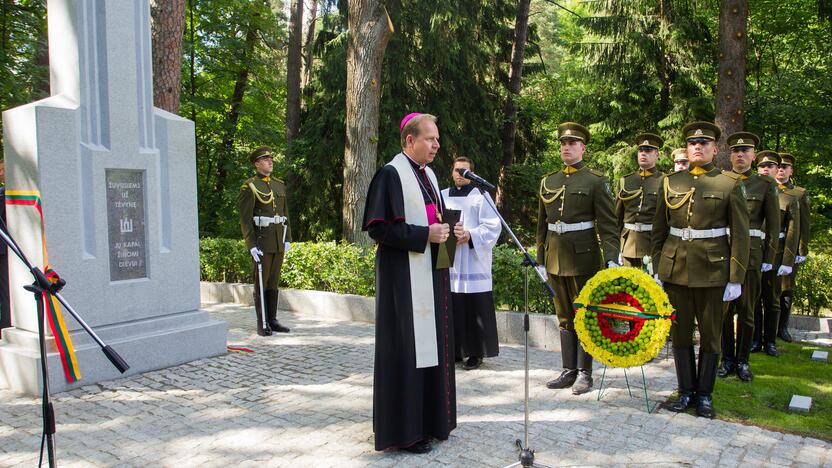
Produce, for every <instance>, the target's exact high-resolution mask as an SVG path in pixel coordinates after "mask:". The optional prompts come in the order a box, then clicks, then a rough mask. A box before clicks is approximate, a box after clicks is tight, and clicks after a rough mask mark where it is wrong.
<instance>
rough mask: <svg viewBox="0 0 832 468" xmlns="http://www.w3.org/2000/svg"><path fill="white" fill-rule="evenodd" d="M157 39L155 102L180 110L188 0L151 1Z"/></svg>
mask: <svg viewBox="0 0 832 468" xmlns="http://www.w3.org/2000/svg"><path fill="white" fill-rule="evenodd" d="M150 17H151V29H150V31H151V40H152V42H153V105H155V106H156V107H158V108H160V109H164V110H166V111H168V112H171V113H174V114H178V113H179V92H180V89H179V87H180V82H181V81H182V36H183V35H184V34H185V0H150Z"/></svg>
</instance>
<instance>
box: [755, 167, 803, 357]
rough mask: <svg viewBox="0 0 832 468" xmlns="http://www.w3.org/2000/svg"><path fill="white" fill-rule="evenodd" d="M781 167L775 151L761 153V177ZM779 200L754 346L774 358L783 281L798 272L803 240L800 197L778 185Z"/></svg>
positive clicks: (756, 310) (758, 310) (774, 173)
mask: <svg viewBox="0 0 832 468" xmlns="http://www.w3.org/2000/svg"><path fill="white" fill-rule="evenodd" d="M781 163H782V160H781V158H780V155H778V154H777V153H775V152H774V151H761V152H760V154H759V155H758V162H757V171H758V172H759V173H760V174H761V175H767V176H769V177H776V176H777V172H778V167H779V164H781ZM777 199H778V203H779V208H780V232H779V233H777V244H776V252H775V256H774V264H773V268H772V269H771V270H770V271H767V272H764V273H763V277H762V281H761V293H760V300H758V301H757V307H756V308H755V310H754V341H753V342H752V344H751V352H752V353H754V352H758V351H762V350H763V347H765V352H766V354H768V355H769V356H773V357H777V356H778V355H779V353H778V351H777V345H776V344H775V338H776V336H777V327H778V324H779V317H780V296H781V292H782V285H783V282H782V281H781V278H782V277H784V276H788V275H790V274H791V273H792V271H793V270H794V264H795V258H796V252H797V249H798V242H799V240H800V204H799V201H798V199H799V197H798V195H797V193H796V192H794V191H792V190H791V189H788V188H787V187H786V186H785V185H782V184H779V183H778V184H777Z"/></svg>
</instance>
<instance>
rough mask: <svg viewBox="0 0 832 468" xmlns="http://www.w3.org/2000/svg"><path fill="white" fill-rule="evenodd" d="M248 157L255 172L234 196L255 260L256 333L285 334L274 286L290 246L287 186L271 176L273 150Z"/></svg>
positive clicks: (246, 238) (267, 148)
mask: <svg viewBox="0 0 832 468" xmlns="http://www.w3.org/2000/svg"><path fill="white" fill-rule="evenodd" d="M249 160H250V161H251V162H252V163H253V164H254V167H255V169H256V170H257V175H255V176H254V177H252V178H250V179H248V180H246V181H245V182H244V183H243V186H242V187H240V195H239V197H238V199H237V203H238V207H239V209H240V228H241V229H242V231H243V238H244V239H245V240H246V247H247V248H248V249H249V251H250V252H251V257H252V258H253V259H254V275H255V276H254V306H255V310H256V312H257V334H258V335H261V336H268V335H271V334H272V332H273V331H275V332H279V333H288V332H289V329H288V328H286V327H284V326H283V325H281V324H280V322H278V321H277V285H278V283H280V268H281V267H282V266H283V255H284V253H285V251H286V250H287V249H288V247H289V241H290V240H291V238H290V236H289V221H288V219H287V217H286V216H287V212H286V186H285V185H284V184H283V182H282V181H280V180H277V179H274V178H272V177H271V174H272V167H273V161H272V150H271V148H269V147H266V146H263V147H260V148H257V149H256V150H254V151H252V152H251V155H250V156H249ZM257 263H260V264H262V267H263V278H262V280H263V291H262V294H263V302H264V303H265V306H266V311H265V315H266V317H267V318H266V323H263V313H262V311H261V310H260V294H261V291H260V285H259V281H258V278H257V274H258V273H257Z"/></svg>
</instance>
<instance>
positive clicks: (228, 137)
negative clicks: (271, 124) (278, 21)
mask: <svg viewBox="0 0 832 468" xmlns="http://www.w3.org/2000/svg"><path fill="white" fill-rule="evenodd" d="M256 39H257V29H256V28H255V27H254V26H253V25H249V26H248V31H246V38H245V45H244V48H243V55H242V57H241V58H240V68H239V70H238V71H237V77H236V79H235V80H234V91H233V92H232V93H231V102H230V104H229V107H228V112H227V113H226V114H225V122H224V123H223V128H224V129H225V131H224V132H223V136H222V142H221V143H220V154H218V155H217V172H216V174H215V175H214V177H215V179H214V190H213V194H214V195H215V196H221V194H222V193H223V192H224V191H225V182H226V180H227V179H228V164H226V163H225V160H226V159H227V158H232V157H234V156H235V155H234V140H235V139H236V136H237V122H238V121H239V120H240V107H242V105H243V98H244V97H245V93H246V87H247V86H248V74H249V68H250V63H251V56H252V54H253V51H254V43H255V40H256ZM211 213H212V214H211V218H212V219H211V220H209V223H208V226H215V225H216V222H215V221H216V220H215V218H216V216H217V210H213V211H212V212H211Z"/></svg>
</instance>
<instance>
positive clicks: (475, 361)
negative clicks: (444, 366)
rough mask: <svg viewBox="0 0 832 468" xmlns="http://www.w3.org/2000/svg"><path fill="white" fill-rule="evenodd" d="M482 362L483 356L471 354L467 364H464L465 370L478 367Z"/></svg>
mask: <svg viewBox="0 0 832 468" xmlns="http://www.w3.org/2000/svg"><path fill="white" fill-rule="evenodd" d="M481 364H482V358H481V357H476V356H471V357H469V358H468V360H467V361H465V364H464V365H463V366H462V368H463V369H465V370H474V369H476V368H478V367H479V366H480V365H481Z"/></svg>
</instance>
